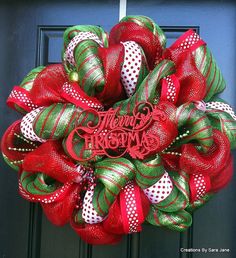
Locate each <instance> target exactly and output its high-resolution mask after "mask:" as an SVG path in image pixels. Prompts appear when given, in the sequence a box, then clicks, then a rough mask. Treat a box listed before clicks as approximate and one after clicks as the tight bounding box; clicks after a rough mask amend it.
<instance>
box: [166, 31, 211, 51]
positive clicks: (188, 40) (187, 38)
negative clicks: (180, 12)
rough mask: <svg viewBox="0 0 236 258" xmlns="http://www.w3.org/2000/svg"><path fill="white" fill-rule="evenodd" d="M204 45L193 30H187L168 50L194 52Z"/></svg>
mask: <svg viewBox="0 0 236 258" xmlns="http://www.w3.org/2000/svg"><path fill="white" fill-rule="evenodd" d="M205 44H206V43H205V42H204V41H203V40H202V39H201V38H200V36H199V35H198V34H197V33H196V32H195V31H193V30H188V31H187V32H185V33H184V34H183V35H182V36H180V37H179V38H178V39H177V40H176V41H175V42H174V44H172V45H171V46H170V48H169V50H171V51H173V50H174V51H178V52H184V51H189V50H190V51H194V50H195V49H197V48H198V47H200V46H202V45H205Z"/></svg>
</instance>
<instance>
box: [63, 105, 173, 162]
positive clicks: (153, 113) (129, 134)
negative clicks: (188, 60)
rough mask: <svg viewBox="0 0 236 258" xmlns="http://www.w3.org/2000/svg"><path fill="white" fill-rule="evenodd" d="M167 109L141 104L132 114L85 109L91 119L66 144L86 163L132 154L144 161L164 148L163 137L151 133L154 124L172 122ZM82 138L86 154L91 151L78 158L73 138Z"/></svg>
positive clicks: (72, 134) (68, 149) (83, 114)
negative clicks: (167, 114)
mask: <svg viewBox="0 0 236 258" xmlns="http://www.w3.org/2000/svg"><path fill="white" fill-rule="evenodd" d="M163 107H164V106H161V105H159V106H155V107H153V105H152V104H151V103H148V102H146V103H138V104H137V105H136V107H135V108H134V110H133V112H132V115H119V108H116V109H112V108H110V109H109V110H108V111H103V112H102V111H100V112H99V111H96V110H85V111H83V112H82V113H81V116H85V115H87V116H89V115H90V119H86V123H84V121H83V122H82V124H83V125H78V126H77V127H76V128H75V129H74V130H73V131H72V133H71V134H70V135H69V137H68V138H67V141H66V145H67V151H68V153H69V154H70V155H71V156H72V157H73V158H74V159H76V160H79V161H85V160H88V159H92V158H94V157H95V156H97V155H106V156H108V157H110V158H117V157H122V156H124V154H126V153H128V154H129V155H130V156H131V157H133V158H138V159H144V158H145V157H147V156H148V155H150V154H151V153H155V152H156V151H157V150H158V149H159V148H160V137H159V136H158V134H157V133H155V132H154V131H150V128H152V125H153V123H158V124H159V126H160V127H161V124H163V123H165V122H166V120H167V119H168V118H167V116H166V113H165V110H162V108H163ZM75 134H76V135H77V139H81V141H82V142H83V143H84V151H91V156H90V157H87V158H85V159H84V158H83V157H81V158H80V157H79V156H77V154H76V152H73V151H71V150H72V148H70V147H69V146H70V145H72V142H73V139H74V137H75Z"/></svg>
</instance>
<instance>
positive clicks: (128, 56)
mask: <svg viewBox="0 0 236 258" xmlns="http://www.w3.org/2000/svg"><path fill="white" fill-rule="evenodd" d="M122 44H123V46H124V50H125V55H124V63H123V65H122V68H121V82H122V84H123V86H124V88H125V91H126V94H127V96H128V97H130V96H132V95H133V94H134V92H135V88H136V85H137V82H138V77H139V72H140V69H141V64H142V55H141V49H140V46H139V45H138V44H137V43H136V42H134V41H126V42H122Z"/></svg>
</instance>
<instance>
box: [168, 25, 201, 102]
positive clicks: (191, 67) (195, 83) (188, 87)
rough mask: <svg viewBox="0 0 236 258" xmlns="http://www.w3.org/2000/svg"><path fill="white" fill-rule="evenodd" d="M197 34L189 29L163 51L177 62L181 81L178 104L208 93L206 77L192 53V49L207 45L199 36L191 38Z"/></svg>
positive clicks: (177, 74) (195, 99) (177, 72)
mask: <svg viewBox="0 0 236 258" xmlns="http://www.w3.org/2000/svg"><path fill="white" fill-rule="evenodd" d="M196 35H197V34H196V33H195V32H194V31H192V30H189V31H187V32H186V33H184V34H183V35H182V36H181V37H179V38H178V39H177V41H175V43H174V44H173V45H172V46H171V47H170V48H168V49H165V51H164V53H163V58H166V59H170V60H172V61H173V62H174V63H175V67H176V73H175V75H176V77H177V78H178V80H179V83H180V89H179V94H178V101H177V105H180V104H183V103H185V102H188V101H198V100H202V99H203V98H204V96H205V94H206V79H205V77H204V76H203V75H202V74H201V72H200V71H199V70H198V68H197V67H196V64H195V60H194V57H193V55H192V51H194V50H195V49H196V48H198V47H199V46H201V45H205V42H204V41H203V40H201V39H200V38H199V37H197V38H196V40H190V39H191V38H192V37H195V36H196Z"/></svg>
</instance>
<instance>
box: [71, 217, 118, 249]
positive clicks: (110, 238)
mask: <svg viewBox="0 0 236 258" xmlns="http://www.w3.org/2000/svg"><path fill="white" fill-rule="evenodd" d="M71 226H72V228H73V229H74V230H75V232H76V233H77V234H78V235H79V236H80V237H81V238H82V239H83V240H84V241H85V242H87V243H89V244H93V245H101V244H103V245H104V244H115V243H118V242H119V241H120V240H121V238H122V235H117V234H112V233H111V232H108V231H106V230H105V229H104V227H103V225H102V223H99V224H82V225H77V224H75V223H74V222H73V221H72V222H71Z"/></svg>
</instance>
